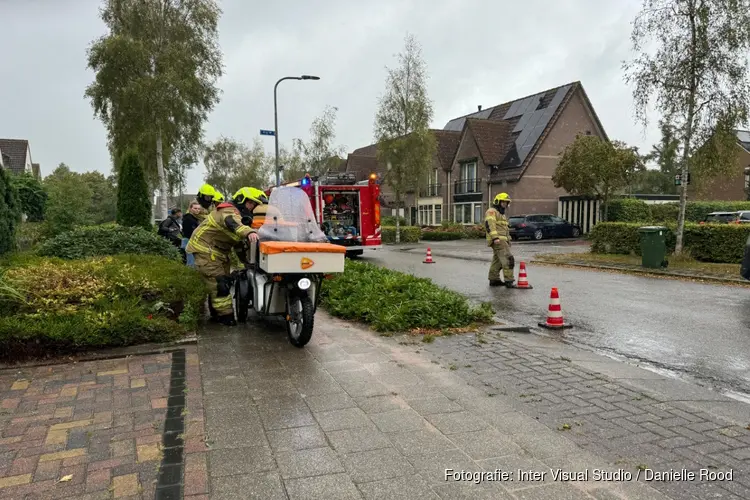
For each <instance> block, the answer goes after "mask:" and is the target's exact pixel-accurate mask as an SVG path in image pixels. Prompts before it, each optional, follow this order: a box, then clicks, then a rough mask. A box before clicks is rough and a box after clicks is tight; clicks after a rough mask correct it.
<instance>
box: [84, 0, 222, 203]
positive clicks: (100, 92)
mask: <svg viewBox="0 0 750 500" xmlns="http://www.w3.org/2000/svg"><path fill="white" fill-rule="evenodd" d="M103 2H104V6H103V8H102V9H101V18H102V20H103V21H104V23H105V24H106V26H107V28H108V30H109V33H108V34H107V35H105V36H103V37H101V38H99V39H98V40H96V41H95V42H94V43H93V44H92V46H91V48H90V49H89V52H88V67H89V68H91V69H93V70H94V71H95V72H96V78H95V80H94V82H93V83H92V84H91V85H90V86H89V87H88V88H87V89H86V96H87V97H88V98H89V99H91V103H92V106H93V108H94V111H95V113H96V114H97V115H98V116H99V117H100V118H101V120H102V122H104V124H105V126H106V127H107V131H108V135H109V142H110V150H111V152H112V154H113V157H115V156H118V155H119V154H120V153H123V152H124V151H125V150H126V149H129V148H131V147H136V148H137V149H138V151H139V153H140V155H141V159H142V160H144V161H145V162H146V164H147V165H148V172H149V173H150V174H151V177H152V178H153V177H155V178H156V179H157V181H158V186H159V191H160V194H161V196H160V197H159V200H160V203H159V207H158V210H157V212H158V214H159V215H161V216H162V217H166V215H167V199H168V195H169V187H168V179H167V172H166V169H165V165H170V164H178V165H190V164H192V163H194V161H195V159H196V157H197V153H198V148H199V146H200V143H201V139H202V137H203V124H204V122H205V121H206V119H207V117H208V113H209V112H210V111H211V110H212V109H213V107H214V106H215V104H216V103H217V102H218V98H219V90H218V88H217V87H216V81H217V80H218V78H219V77H220V76H221V74H222V62H221V51H220V49H219V45H218V29H217V25H218V20H219V17H220V14H221V10H220V9H219V7H218V5H217V4H216V2H215V0H103ZM174 156H179V158H175V157H174ZM154 173H155V174H156V175H155V176H154V175H153V174H154ZM176 173H177V174H181V171H180V170H176ZM182 175H184V174H182Z"/></svg>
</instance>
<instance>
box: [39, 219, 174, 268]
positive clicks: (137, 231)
mask: <svg viewBox="0 0 750 500" xmlns="http://www.w3.org/2000/svg"><path fill="white" fill-rule="evenodd" d="M37 254H38V255H40V256H43V257H58V258H61V259H84V258H87V257H99V256H104V255H122V254H150V255H159V256H161V257H165V258H167V259H170V260H176V261H181V256H180V251H179V250H178V249H177V248H175V247H174V246H173V245H172V244H171V243H170V242H169V241H167V240H166V239H165V238H162V237H161V236H159V235H158V234H156V233H153V232H151V231H147V230H145V229H142V228H140V227H125V226H117V225H114V224H110V225H101V226H84V227H79V228H77V229H74V230H73V231H68V232H65V233H62V234H60V235H58V236H56V237H54V238H52V239H49V240H47V241H45V242H44V243H42V244H41V245H40V246H39V249H38V250H37Z"/></svg>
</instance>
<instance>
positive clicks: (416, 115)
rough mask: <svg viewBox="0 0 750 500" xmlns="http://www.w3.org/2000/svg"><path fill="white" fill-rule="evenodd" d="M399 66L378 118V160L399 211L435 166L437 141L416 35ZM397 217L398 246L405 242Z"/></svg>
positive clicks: (389, 80) (408, 39) (389, 77)
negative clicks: (433, 161)
mask: <svg viewBox="0 0 750 500" xmlns="http://www.w3.org/2000/svg"><path fill="white" fill-rule="evenodd" d="M397 57H398V61H399V66H398V67H397V68H395V69H391V68H386V71H387V77H386V89H385V93H384V94H383V95H382V96H381V97H380V100H379V106H378V111H377V114H376V115H375V141H376V142H377V144H378V153H377V154H378V161H380V162H381V163H383V164H385V165H387V172H386V174H385V179H384V181H385V182H386V183H387V184H388V185H389V186H390V187H391V188H392V189H393V192H394V197H395V201H396V207H397V210H398V209H400V208H401V204H402V203H401V200H402V198H403V195H404V193H406V192H407V191H408V190H409V189H412V188H416V187H417V184H418V183H419V180H420V179H421V178H422V176H423V175H424V173H425V172H426V171H427V170H428V169H429V168H430V166H431V165H432V160H433V158H434V155H435V150H436V147H437V146H436V142H435V137H434V136H433V134H431V133H430V131H429V128H430V121H431V120H432V114H433V109H432V102H431V101H430V99H429V97H428V95H427V65H426V63H425V61H424V59H423V58H422V49H421V47H420V45H419V43H418V42H417V40H416V38H415V37H414V36H413V35H410V34H407V35H406V38H405V43H404V51H403V52H402V53H400V54H399V55H398V56H397ZM399 220H400V219H399V217H397V218H396V243H399V242H400V241H401V229H400V224H399Z"/></svg>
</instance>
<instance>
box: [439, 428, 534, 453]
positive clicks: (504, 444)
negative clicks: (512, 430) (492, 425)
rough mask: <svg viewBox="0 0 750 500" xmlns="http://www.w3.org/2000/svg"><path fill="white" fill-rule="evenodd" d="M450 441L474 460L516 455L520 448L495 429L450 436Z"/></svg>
mask: <svg viewBox="0 0 750 500" xmlns="http://www.w3.org/2000/svg"><path fill="white" fill-rule="evenodd" d="M450 440H451V441H452V442H453V443H454V444H455V445H456V447H457V448H459V449H461V450H463V451H464V452H465V453H466V454H467V455H469V456H470V457H471V458H472V459H474V460H484V459H487V458H494V457H503V456H506V455H517V454H518V453H520V452H521V447H520V446H518V445H517V444H515V443H514V442H513V441H511V440H510V439H509V438H508V437H506V436H505V435H503V434H502V433H500V432H499V431H497V430H495V429H483V430H481V431H473V432H462V433H458V434H451V435H450Z"/></svg>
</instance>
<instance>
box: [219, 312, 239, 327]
mask: <svg viewBox="0 0 750 500" xmlns="http://www.w3.org/2000/svg"><path fill="white" fill-rule="evenodd" d="M217 321H218V322H219V324H221V325H224V326H236V325H237V322H236V321H235V320H234V314H223V315H221V316H219V317H218V318H217Z"/></svg>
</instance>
